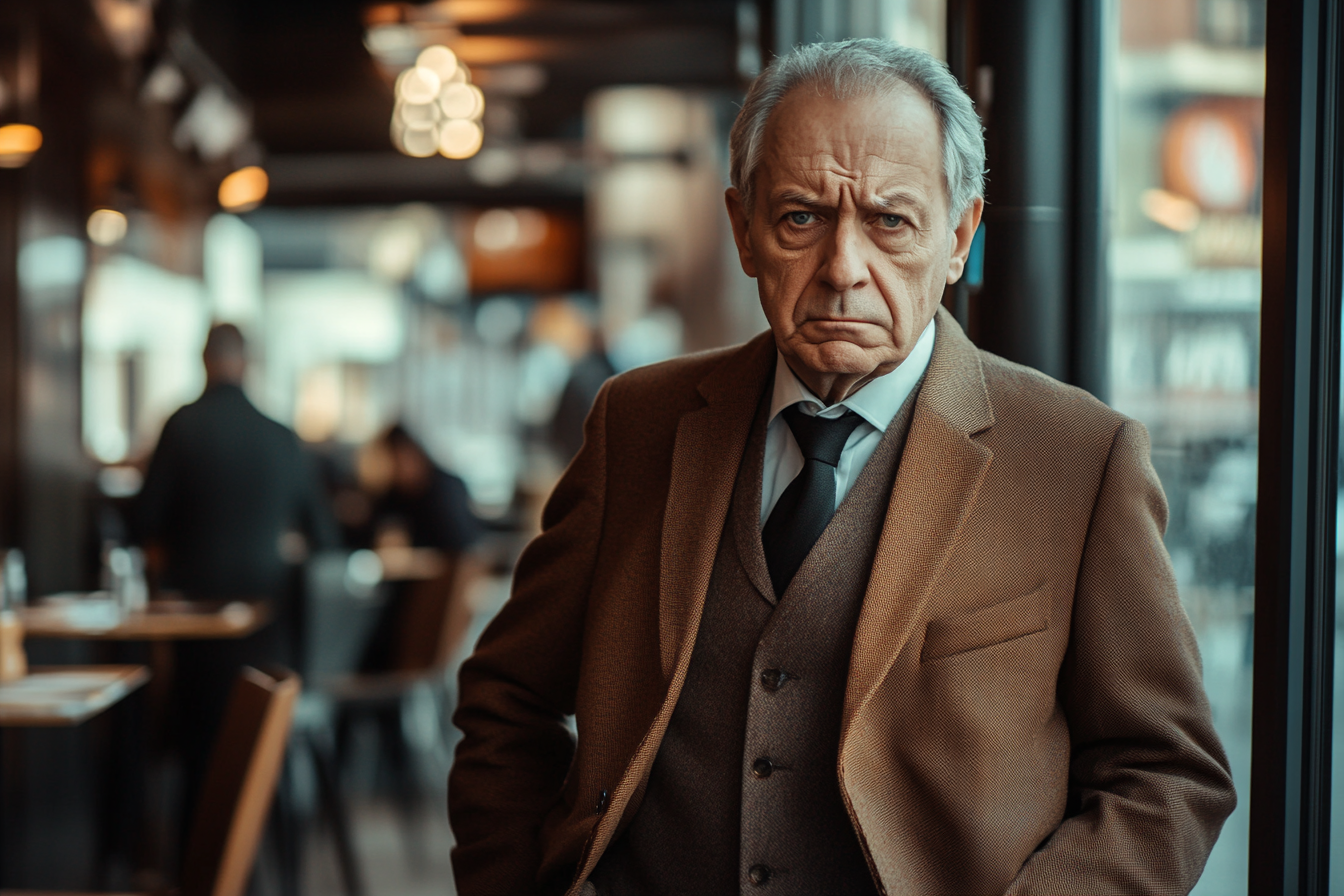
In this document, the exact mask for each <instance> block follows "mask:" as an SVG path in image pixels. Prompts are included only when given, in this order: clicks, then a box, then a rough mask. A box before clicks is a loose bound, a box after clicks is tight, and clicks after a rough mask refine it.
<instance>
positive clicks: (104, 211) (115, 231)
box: [87, 208, 126, 246]
mask: <svg viewBox="0 0 1344 896" xmlns="http://www.w3.org/2000/svg"><path fill="white" fill-rule="evenodd" d="M87 229H88V232H89V239H91V240H93V241H94V242H95V243H97V244H98V245H100V246H115V245H116V244H117V243H119V242H121V240H122V238H123V237H125V236H126V216H125V215H123V214H122V213H121V212H119V211H117V210H115V209H110V208H100V209H97V210H95V211H94V213H93V214H91V215H89V223H88V227H87Z"/></svg>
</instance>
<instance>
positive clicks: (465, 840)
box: [448, 384, 610, 896]
mask: <svg viewBox="0 0 1344 896" xmlns="http://www.w3.org/2000/svg"><path fill="white" fill-rule="evenodd" d="M609 389H610V384H608V385H607V386H604V387H603V389H602V391H601V392H599V394H598V396H597V399H596V400H595V401H594V403H593V408H592V411H591V412H590V413H589V415H588V419H587V423H586V424H585V441H584V445H583V448H582V450H580V452H579V454H578V455H577V456H576V457H575V459H574V462H573V463H572V464H570V466H569V468H568V469H567V470H566V471H565V475H564V476H563V477H562V478H561V480H560V482H559V484H558V485H557V486H556V488H555V491H554V493H553V494H552V495H551V498H550V500H549V501H548V502H547V505H546V510H545V512H544V513H543V516H542V534H541V535H539V536H538V537H537V538H536V539H534V540H533V541H532V543H531V544H530V545H528V547H527V550H526V551H524V552H523V555H522V557H521V558H520V560H519V562H518V568H517V571H516V573H515V576H514V587H513V594H512V596H511V597H510V599H509V601H508V603H506V604H505V606H504V608H503V609H502V610H500V613H499V615H498V616H497V617H496V618H495V620H494V621H493V622H492V623H491V624H490V626H489V627H488V628H487V629H486V631H485V633H484V634H483V635H482V636H481V640H480V643H479V644H478V645H477V647H476V651H475V653H474V654H473V655H472V657H471V658H470V659H469V660H467V662H466V663H465V664H464V665H463V666H462V671H461V676H460V692H459V700H458V708H457V712H456V714H455V715H454V722H455V723H456V724H457V726H458V728H460V729H461V730H462V734H463V738H462V741H461V742H460V743H459V745H458V747H457V755H456V759H455V761H454V763H453V769H452V772H451V773H450V775H449V780H448V814H449V820H450V821H451V823H452V828H453V834H454V837H455V838H456V841H457V845H456V846H455V847H454V849H453V871H454V874H455V876H456V882H457V892H458V893H460V894H461V896H508V894H524V893H529V894H530V893H534V892H536V890H537V872H538V869H539V867H540V864H541V843H540V829H541V825H542V821H543V820H544V819H545V817H546V814H547V812H548V811H549V810H550V809H551V807H552V806H554V805H555V803H556V801H557V800H558V799H559V798H560V791H561V786H562V784H563V782H564V778H565V775H566V773H567V772H568V770H569V765H570V761H571V759H572V758H573V755H574V741H573V739H572V737H571V735H570V733H569V729H568V728H567V727H566V725H565V717H566V716H567V715H569V714H572V713H573V712H574V701H575V692H576V689H577V684H578V674H579V660H580V653H581V647H582V641H583V632H584V617H585V614H586V612H587V605H588V593H589V590H590V588H591V586H592V581H593V573H594V568H595V566H596V561H597V549H598V544H599V541H600V538H601V533H602V525H603V517H604V505H605V501H606V488H607V485H606V475H607V463H606V439H605V423H606V413H607V397H608V391H609Z"/></svg>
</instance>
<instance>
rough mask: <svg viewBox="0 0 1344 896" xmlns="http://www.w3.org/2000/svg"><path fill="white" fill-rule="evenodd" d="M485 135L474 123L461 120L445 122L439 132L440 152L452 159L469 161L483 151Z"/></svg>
mask: <svg viewBox="0 0 1344 896" xmlns="http://www.w3.org/2000/svg"><path fill="white" fill-rule="evenodd" d="M484 140H485V133H484V132H483V131H482V130H481V126H480V125H479V124H477V123H476V122H474V121H470V120H465V119H461V118H457V119H453V120H452V121H447V122H444V125H443V128H442V129H441V130H440V131H439V152H440V153H442V154H443V155H445V156H447V157H448V158H450V159H469V158H471V157H472V156H474V155H476V153H477V152H479V151H480V149H481V143H482V141H484Z"/></svg>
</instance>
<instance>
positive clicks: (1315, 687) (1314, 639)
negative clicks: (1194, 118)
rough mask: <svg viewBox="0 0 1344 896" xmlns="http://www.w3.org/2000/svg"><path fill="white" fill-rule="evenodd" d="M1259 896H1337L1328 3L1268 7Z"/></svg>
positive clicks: (1335, 289) (1255, 856)
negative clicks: (1332, 884) (1333, 868)
mask: <svg viewBox="0 0 1344 896" xmlns="http://www.w3.org/2000/svg"><path fill="white" fill-rule="evenodd" d="M1267 16H1268V17H1267V22H1266V50H1267V58H1268V72H1267V79H1266V85H1265V181H1264V183H1265V191H1264V193H1265V200H1264V263H1263V272H1262V275H1263V291H1262V301H1261V309H1262V311H1261V357H1260V377H1261V379H1260V382H1261V393H1260V473H1259V504H1258V508H1257V520H1256V537H1257V545H1256V599H1255V685H1254V688H1255V690H1254V705H1255V715H1254V719H1253V729H1252V756H1253V760H1252V768H1251V793H1250V807H1251V844H1252V845H1253V846H1252V849H1251V855H1250V869H1249V870H1250V892H1251V893H1256V894H1259V893H1283V894H1291V896H1298V894H1301V896H1316V894H1320V896H1325V894H1326V893H1328V892H1329V862H1330V809H1331V807H1330V798H1331V791H1330V775H1331V768H1330V762H1331V734H1332V718H1331V716H1332V701H1333V693H1332V691H1333V674H1334V661H1335V657H1334V633H1335V620H1334V615H1335V614H1334V609H1335V608H1334V603H1335V525H1336V520H1335V514H1336V491H1337V488H1338V446H1339V423H1340V419H1339V417H1340V415H1339V376H1340V365H1339V352H1340V323H1341V321H1340V304H1341V288H1344V278H1342V277H1341V256H1344V229H1341V223H1344V208H1342V206H1344V198H1342V197H1341V192H1340V191H1341V185H1342V184H1344V179H1342V178H1341V159H1342V153H1341V142H1340V141H1341V133H1340V125H1341V111H1342V110H1341V105H1340V103H1341V77H1344V70H1341V57H1340V53H1341V48H1342V44H1344V34H1342V32H1341V29H1344V10H1341V8H1340V5H1339V4H1338V3H1336V2H1332V0H1272V2H1270V3H1268V11H1267Z"/></svg>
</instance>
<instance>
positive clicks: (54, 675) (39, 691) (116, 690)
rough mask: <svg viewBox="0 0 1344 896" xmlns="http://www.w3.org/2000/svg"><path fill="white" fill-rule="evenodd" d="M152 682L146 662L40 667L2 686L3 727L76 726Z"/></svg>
mask: <svg viewBox="0 0 1344 896" xmlns="http://www.w3.org/2000/svg"><path fill="white" fill-rule="evenodd" d="M148 680H149V669H147V668H146V667H144V666H129V665H128V666H37V667H34V668H32V669H30V670H29V671H28V674H27V675H25V676H24V677H23V678H19V679H16V680H14V681H9V682H5V683H4V684H0V727H5V728H38V727H61V726H70V725H78V724H79V723H81V722H83V721H85V720H86V719H89V718H91V717H92V716H95V715H97V714H98V713H100V712H102V711H103V710H105V709H107V708H108V707H109V706H112V705H113V704H114V703H116V702H117V701H119V700H121V699H122V698H123V697H125V696H126V695H127V694H129V693H131V692H132V691H134V690H135V689H137V688H139V687H140V686H141V685H143V684H144V683H145V682H146V681H148Z"/></svg>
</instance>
